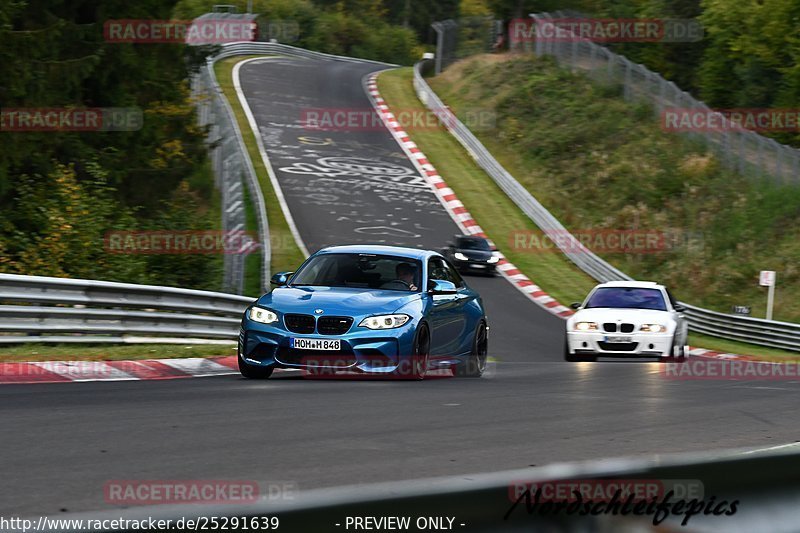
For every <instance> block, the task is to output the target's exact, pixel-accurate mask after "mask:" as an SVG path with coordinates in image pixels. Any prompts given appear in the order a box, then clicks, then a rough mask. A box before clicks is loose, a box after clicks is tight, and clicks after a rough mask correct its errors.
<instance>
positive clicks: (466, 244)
mask: <svg viewBox="0 0 800 533" xmlns="http://www.w3.org/2000/svg"><path fill="white" fill-rule="evenodd" d="M456 246H457V247H458V248H459V249H461V250H481V251H483V252H490V251H491V250H492V248H491V247H490V246H489V243H488V242H487V241H486V240H485V239H458V242H457V243H456Z"/></svg>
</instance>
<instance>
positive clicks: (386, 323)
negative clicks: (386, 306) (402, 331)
mask: <svg viewBox="0 0 800 533" xmlns="http://www.w3.org/2000/svg"><path fill="white" fill-rule="evenodd" d="M409 320H411V317H410V316H408V315H377V316H368V317H367V318H365V319H364V320H362V321H361V322H360V323H359V324H358V325H359V326H362V327H365V328H369V329H394V328H399V327H400V326H402V325H403V324H405V323H406V322H408V321H409Z"/></svg>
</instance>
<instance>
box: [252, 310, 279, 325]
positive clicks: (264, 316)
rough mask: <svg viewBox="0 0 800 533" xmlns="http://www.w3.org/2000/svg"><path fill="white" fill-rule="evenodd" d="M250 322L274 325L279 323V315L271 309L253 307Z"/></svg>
mask: <svg viewBox="0 0 800 533" xmlns="http://www.w3.org/2000/svg"><path fill="white" fill-rule="evenodd" d="M250 320H252V321H253V322H260V323H262V324H272V323H273V322H277V321H278V315H277V314H276V313H274V312H273V311H270V310H269V309H264V308H263V307H256V306H253V307H251V308H250Z"/></svg>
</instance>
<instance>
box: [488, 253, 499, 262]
mask: <svg viewBox="0 0 800 533" xmlns="http://www.w3.org/2000/svg"><path fill="white" fill-rule="evenodd" d="M498 261H500V258H499V257H497V256H496V255H493V256H492V257H490V258H489V260H488V261H486V262H487V263H493V264H494V263H497V262H498Z"/></svg>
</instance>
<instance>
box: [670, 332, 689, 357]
mask: <svg viewBox="0 0 800 533" xmlns="http://www.w3.org/2000/svg"><path fill="white" fill-rule="evenodd" d="M675 335H677V333H676V334H675ZM675 341H676V339H675V336H673V337H672V354H670V355H672V357H671V358H670V359H671V360H674V361H675V362H678V363H685V362H686V346H685V345H683V344H681V345H680V346H679V345H677V344H675Z"/></svg>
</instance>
